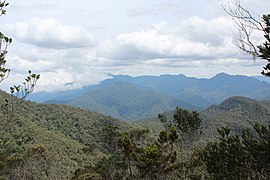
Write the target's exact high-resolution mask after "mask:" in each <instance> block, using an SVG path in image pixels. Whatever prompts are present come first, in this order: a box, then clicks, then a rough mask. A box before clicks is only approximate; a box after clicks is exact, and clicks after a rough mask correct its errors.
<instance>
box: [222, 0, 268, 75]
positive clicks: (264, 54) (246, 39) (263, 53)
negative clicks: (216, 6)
mask: <svg viewBox="0 0 270 180" xmlns="http://www.w3.org/2000/svg"><path fill="white" fill-rule="evenodd" d="M223 9H224V10H225V11H226V13H227V14H229V15H230V16H231V17H232V19H233V21H234V24H235V27H236V28H237V30H238V31H239V34H237V35H235V42H236V45H237V46H238V47H239V48H240V49H241V50H243V51H245V52H247V53H249V54H252V56H253V58H254V59H255V58H256V57H258V58H260V59H263V60H266V61H268V62H267V64H266V65H265V66H264V67H263V70H262V72H261V74H262V75H264V76H268V77H270V14H265V15H263V16H262V17H261V18H260V17H259V18H256V17H254V16H253V15H252V14H251V13H250V12H249V11H248V10H247V9H246V8H244V7H243V6H242V4H241V1H240V0H234V1H233V2H232V3H231V4H229V5H228V6H223ZM254 32H257V33H261V34H262V36H263V38H264V40H265V42H264V43H263V44H260V45H256V44H255V43H254V40H253V39H252V34H253V33H254Z"/></svg>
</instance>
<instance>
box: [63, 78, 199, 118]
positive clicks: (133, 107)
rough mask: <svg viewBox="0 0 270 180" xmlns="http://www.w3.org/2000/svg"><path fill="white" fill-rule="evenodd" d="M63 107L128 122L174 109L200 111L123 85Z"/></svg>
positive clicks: (94, 92) (99, 89)
mask: <svg viewBox="0 0 270 180" xmlns="http://www.w3.org/2000/svg"><path fill="white" fill-rule="evenodd" d="M66 104H68V105H72V106H77V107H82V108H86V109H89V110H92V111H95V112H99V113H102V114H105V115H110V116H112V117H116V118H119V119H122V120H128V121H131V120H137V119H143V118H149V117H153V116H155V115H157V114H158V113H161V112H164V111H167V110H171V109H174V108H175V107H177V106H179V107H182V108H185V109H193V110H199V107H196V106H195V105H192V104H189V103H188V102H185V101H183V100H180V99H177V98H175V97H172V96H168V95H166V94H162V93H158V92H156V91H153V90H151V89H149V88H144V87H138V86H135V85H133V84H130V83H125V82H118V83H113V84H108V85H104V86H102V87H97V88H96V89H94V90H92V91H90V92H88V93H85V94H84V95H82V96H80V97H78V98H75V99H73V100H71V101H69V102H67V103H66Z"/></svg>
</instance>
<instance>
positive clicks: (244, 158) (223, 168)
mask: <svg viewBox="0 0 270 180" xmlns="http://www.w3.org/2000/svg"><path fill="white" fill-rule="evenodd" d="M253 128H254V130H255V132H256V134H254V135H253V134H252V133H251V131H250V130H249V129H244V130H243V131H242V134H241V136H239V135H231V134H230V128H228V127H223V128H220V129H218V133H219V135H220V138H219V140H218V141H215V142H209V143H208V144H207V146H206V147H205V148H204V150H203V151H202V153H201V158H202V161H203V162H204V163H205V165H206V170H207V172H208V173H209V175H210V178H212V179H232V180H233V179H235V180H236V179H237V180H241V179H243V180H244V179H257V180H261V179H263V180H264V179H265V180H266V179H269V178H270V148H269V147H270V125H259V124H255V125H254V126H253Z"/></svg>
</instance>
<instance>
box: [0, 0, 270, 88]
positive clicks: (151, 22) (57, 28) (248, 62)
mask: <svg viewBox="0 0 270 180" xmlns="http://www.w3.org/2000/svg"><path fill="white" fill-rule="evenodd" d="M9 3H10V5H9V6H8V7H7V8H6V10H7V15H5V16H2V17H1V19H0V21H1V26H0V31H1V32H2V33H4V34H5V35H7V36H9V37H12V39H13V42H12V44H11V45H10V46H9V47H8V51H9V52H8V56H7V61H8V63H7V65H6V66H7V67H8V68H10V69H11V74H10V76H9V78H8V79H7V80H5V81H3V82H2V83H1V84H0V86H1V87H0V88H2V89H6V88H7V87H9V86H12V85H13V84H18V83H21V82H22V80H23V79H24V77H26V75H27V72H28V70H29V69H31V70H32V72H34V73H38V74H41V79H40V80H39V82H38V85H37V87H36V91H60V90H66V89H74V88H80V87H82V86H85V85H89V84H96V83H98V82H100V81H102V80H104V79H107V78H110V74H114V75H117V74H125V75H131V76H139V75H161V74H185V75H186V76H193V77H212V76H214V75H215V74H217V73H219V72H225V73H228V74H240V75H249V76H251V75H259V74H260V72H261V70H262V67H263V66H264V65H265V64H266V62H264V61H262V60H259V59H257V60H256V61H255V62H254V61H253V59H252V57H251V56H250V55H247V54H245V53H243V52H241V51H240V50H239V49H238V48H237V47H236V45H235V44H234V39H233V35H234V33H235V30H236V29H235V27H234V25H233V22H232V19H231V18H230V17H229V16H228V15H227V14H226V13H225V12H224V10H223V8H222V5H225V6H227V4H228V0H197V1H195V0H128V1H127V0H110V1H108V0H99V1H94V0H77V1H67V0H57V1H55V0H46V1H44V0H27V1H22V0H9ZM242 3H243V6H244V7H246V8H247V9H248V10H249V11H250V12H252V14H253V15H254V16H256V17H258V16H259V15H262V14H265V13H269V10H270V1H268V0H242ZM254 38H255V39H256V41H258V42H259V41H260V38H261V36H259V35H258V36H255V37H254Z"/></svg>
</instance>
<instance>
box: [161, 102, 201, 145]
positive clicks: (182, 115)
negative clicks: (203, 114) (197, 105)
mask: <svg viewBox="0 0 270 180" xmlns="http://www.w3.org/2000/svg"><path fill="white" fill-rule="evenodd" d="M158 117H159V119H160V121H161V123H162V124H163V126H164V127H165V128H166V129H170V128H172V127H176V128H177V130H178V132H179V134H180V137H181V141H182V142H183V143H184V144H185V145H187V146H189V145H190V144H191V143H192V142H193V141H194V139H195V138H197V137H198V135H200V134H201V124H202V119H201V118H200V116H199V113H198V112H197V111H188V110H185V109H181V108H179V107H176V109H175V111H174V114H173V119H172V120H170V119H168V118H166V117H165V116H164V115H162V114H159V115H158Z"/></svg>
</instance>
